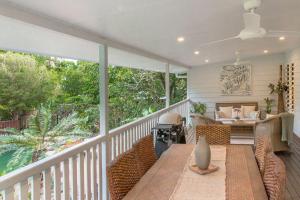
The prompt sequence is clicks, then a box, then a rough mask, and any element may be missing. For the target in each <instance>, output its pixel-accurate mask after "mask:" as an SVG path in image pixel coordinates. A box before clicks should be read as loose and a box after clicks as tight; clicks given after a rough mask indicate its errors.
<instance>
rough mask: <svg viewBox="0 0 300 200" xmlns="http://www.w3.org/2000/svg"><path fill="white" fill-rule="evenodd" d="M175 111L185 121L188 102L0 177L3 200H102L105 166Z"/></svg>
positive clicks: (104, 185) (104, 187)
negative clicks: (166, 114) (164, 116)
mask: <svg viewBox="0 0 300 200" xmlns="http://www.w3.org/2000/svg"><path fill="white" fill-rule="evenodd" d="M166 112H177V113H179V114H181V116H183V117H186V118H188V114H189V100H188V99H187V100H184V101H181V102H179V103H176V104H174V105H172V106H170V107H169V108H165V109H162V110H160V111H158V112H155V113H153V114H151V115H148V116H146V117H143V118H141V119H139V120H137V121H134V122H131V123H129V124H126V125H124V126H121V127H119V128H116V129H113V130H111V131H110V132H109V135H108V136H107V137H105V136H96V137H94V138H92V139H89V140H86V141H84V142H82V143H81V144H78V145H76V146H73V147H71V148H69V149H66V150H64V151H62V152H60V153H57V154H55V155H53V156H51V157H48V158H45V159H43V160H40V161H38V162H35V163H32V164H30V165H28V166H26V167H23V168H21V169H18V170H16V171H13V172H11V173H9V174H7V175H5V176H2V177H0V192H1V194H2V198H3V199H5V200H12V199H21V200H23V199H24V200H25V199H28V198H29V197H30V198H31V199H33V200H39V199H45V200H50V199H56V200H60V199H65V200H69V199H80V200H83V199H87V200H90V199H104V198H105V197H106V196H107V195H106V192H107V187H106V180H103V178H102V177H106V176H105V173H106V165H107V164H108V162H110V161H112V160H114V159H115V158H116V157H117V156H118V155H119V154H121V153H123V152H125V151H127V150H128V149H130V148H131V147H132V144H134V143H135V142H136V141H137V140H139V139H140V138H142V137H144V136H146V135H148V134H150V133H151V128H153V127H154V126H155V125H156V123H157V122H158V119H159V117H160V116H161V115H162V114H164V113H166Z"/></svg>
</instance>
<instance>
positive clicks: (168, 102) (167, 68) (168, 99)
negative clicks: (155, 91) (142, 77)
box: [165, 63, 170, 108]
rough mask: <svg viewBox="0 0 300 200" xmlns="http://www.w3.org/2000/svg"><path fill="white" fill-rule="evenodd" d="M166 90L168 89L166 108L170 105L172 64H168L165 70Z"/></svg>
mask: <svg viewBox="0 0 300 200" xmlns="http://www.w3.org/2000/svg"><path fill="white" fill-rule="evenodd" d="M165 88H166V89H165V91H166V108H168V107H169V106H170V65H169V63H167V64H166V72H165Z"/></svg>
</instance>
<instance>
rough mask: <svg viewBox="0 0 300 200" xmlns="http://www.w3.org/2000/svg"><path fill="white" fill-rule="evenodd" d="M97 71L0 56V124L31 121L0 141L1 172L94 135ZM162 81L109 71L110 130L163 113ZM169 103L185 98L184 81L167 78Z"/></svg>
mask: <svg viewBox="0 0 300 200" xmlns="http://www.w3.org/2000/svg"><path fill="white" fill-rule="evenodd" d="M99 67H100V66H99V64H98V63H93V62H87V61H77V60H67V59H62V58H54V57H49V56H41V55H33V54H25V53H16V52H10V51H0V121H1V120H12V119H22V118H23V117H24V115H26V116H27V115H31V116H32V117H31V119H30V123H29V127H28V128H26V129H23V130H14V129H10V130H5V131H6V132H9V133H10V135H6V136H0V137H1V145H0V162H1V163H3V158H4V159H5V161H7V158H11V159H9V160H8V162H5V163H7V168H6V169H5V171H10V170H13V169H14V168H16V167H19V166H24V165H26V164H28V163H29V162H32V161H36V160H38V159H41V158H44V157H45V156H47V154H49V152H54V151H57V150H60V146H64V145H62V144H63V143H64V144H69V143H72V142H74V141H77V140H78V139H82V138H85V137H90V136H92V135H96V134H98V132H99V128H100V127H99V119H100V117H101V113H100V111H99V102H100V96H99V86H100V84H101V83H100V81H99V77H100V74H99V71H100V70H99ZM164 78H165V76H164V73H161V72H151V71H145V70H141V69H132V68H127V67H124V66H110V67H109V110H110V115H109V127H110V129H112V128H115V127H118V126H120V125H123V124H125V123H128V122H130V121H133V120H135V119H137V118H139V117H142V116H145V115H147V114H149V113H152V112H155V111H157V110H159V109H161V108H163V107H164V105H165V79H164ZM170 97H171V103H176V102H178V101H181V100H183V99H185V98H186V79H179V78H176V76H175V74H170ZM41 105H47V106H41ZM0 134H1V132H0ZM65 146H67V145H65ZM7 155H9V156H7ZM3 156H4V157H3ZM0 173H1V167H0Z"/></svg>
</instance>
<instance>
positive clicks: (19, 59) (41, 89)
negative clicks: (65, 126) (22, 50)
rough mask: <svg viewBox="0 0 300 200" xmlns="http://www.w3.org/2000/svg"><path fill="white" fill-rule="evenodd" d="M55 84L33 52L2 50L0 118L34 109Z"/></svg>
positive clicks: (46, 97)
mask: <svg viewBox="0 0 300 200" xmlns="http://www.w3.org/2000/svg"><path fill="white" fill-rule="evenodd" d="M52 89H53V83H52V82H51V79H50V76H49V73H48V71H47V69H46V68H45V67H44V66H38V65H37V63H36V61H35V58H34V57H32V56H30V55H23V54H19V53H12V52H5V53H0V119H1V118H2V119H10V118H13V117H17V116H19V115H21V114H23V113H25V112H28V111H31V110H32V109H34V108H35V107H36V106H38V105H39V104H40V103H42V102H45V101H46V100H47V99H48V98H49V96H50V95H51V92H52Z"/></svg>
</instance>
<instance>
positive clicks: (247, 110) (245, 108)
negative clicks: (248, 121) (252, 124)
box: [241, 106, 255, 118]
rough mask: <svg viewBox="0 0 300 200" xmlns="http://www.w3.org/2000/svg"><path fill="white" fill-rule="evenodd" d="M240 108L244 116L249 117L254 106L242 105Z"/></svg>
mask: <svg viewBox="0 0 300 200" xmlns="http://www.w3.org/2000/svg"><path fill="white" fill-rule="evenodd" d="M241 109H242V115H243V117H244V118H251V117H250V113H251V112H252V111H255V106H242V107H241Z"/></svg>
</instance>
